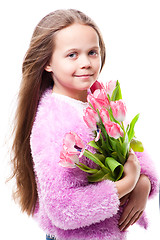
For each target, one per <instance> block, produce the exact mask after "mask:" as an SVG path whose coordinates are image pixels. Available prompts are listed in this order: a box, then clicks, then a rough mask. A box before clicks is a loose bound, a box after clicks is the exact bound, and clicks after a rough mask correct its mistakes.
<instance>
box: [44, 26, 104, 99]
mask: <svg viewBox="0 0 160 240" xmlns="http://www.w3.org/2000/svg"><path fill="white" fill-rule="evenodd" d="M100 68H101V56H100V46H99V37H98V34H97V33H96V31H95V30H94V29H93V28H92V27H90V26H87V25H82V24H78V23H76V24H73V25H71V26H69V27H66V28H64V29H62V30H60V31H59V32H57V34H56V38H55V48H54V51H53V54H52V57H51V60H50V63H49V65H47V66H46V68H45V70H46V71H49V72H52V77H53V80H54V87H53V91H54V92H57V93H60V94H63V95H67V96H69V97H72V98H75V99H78V100H81V101H86V98H87V89H89V88H90V87H91V86H92V84H93V83H94V82H95V81H96V80H97V78H98V75H99V71H100Z"/></svg>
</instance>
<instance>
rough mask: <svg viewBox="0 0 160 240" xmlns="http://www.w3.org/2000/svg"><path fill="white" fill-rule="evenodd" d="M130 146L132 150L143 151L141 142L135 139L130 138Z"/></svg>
mask: <svg viewBox="0 0 160 240" xmlns="http://www.w3.org/2000/svg"><path fill="white" fill-rule="evenodd" d="M130 147H131V148H132V149H133V151H134V152H143V151H144V147H143V144H142V142H140V141H138V140H136V139H132V140H131V143H130Z"/></svg>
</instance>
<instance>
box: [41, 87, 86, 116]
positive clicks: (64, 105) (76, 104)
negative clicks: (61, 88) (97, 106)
mask: <svg viewBox="0 0 160 240" xmlns="http://www.w3.org/2000/svg"><path fill="white" fill-rule="evenodd" d="M87 106H88V103H83V102H81V101H79V100H75V99H73V98H70V97H68V96H64V95H61V94H57V93H53V92H52V90H51V89H49V90H47V91H46V92H45V93H44V94H43V95H42V97H41V100H40V103H39V106H38V111H37V115H38V114H40V113H41V114H42V113H43V114H44V115H46V114H47V115H50V114H52V115H54V116H56V117H59V118H61V116H60V115H59V114H63V118H64V116H65V115H66V117H67V118H69V116H70V114H71V115H75V114H76V115H78V116H79V117H83V112H84V109H85V108H86V107H87Z"/></svg>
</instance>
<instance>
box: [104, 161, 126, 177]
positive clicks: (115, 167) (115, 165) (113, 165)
mask: <svg viewBox="0 0 160 240" xmlns="http://www.w3.org/2000/svg"><path fill="white" fill-rule="evenodd" d="M105 165H107V166H108V167H109V168H110V169H111V172H112V174H113V177H114V178H115V181H117V180H119V179H120V178H121V176H122V174H123V166H122V164H120V163H119V162H117V161H116V160H115V159H114V158H111V157H107V158H106V160H105Z"/></svg>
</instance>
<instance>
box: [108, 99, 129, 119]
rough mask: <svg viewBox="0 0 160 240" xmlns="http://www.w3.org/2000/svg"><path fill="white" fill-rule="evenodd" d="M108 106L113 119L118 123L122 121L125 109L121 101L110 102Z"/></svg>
mask: <svg viewBox="0 0 160 240" xmlns="http://www.w3.org/2000/svg"><path fill="white" fill-rule="evenodd" d="M110 106H111V108H112V112H113V117H114V118H115V119H116V120H117V121H119V122H122V121H124V119H125V117H126V112H127V109H126V105H125V103H124V102H123V100H118V101H115V102H113V101H111V102H110Z"/></svg>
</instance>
